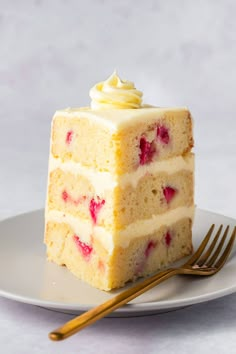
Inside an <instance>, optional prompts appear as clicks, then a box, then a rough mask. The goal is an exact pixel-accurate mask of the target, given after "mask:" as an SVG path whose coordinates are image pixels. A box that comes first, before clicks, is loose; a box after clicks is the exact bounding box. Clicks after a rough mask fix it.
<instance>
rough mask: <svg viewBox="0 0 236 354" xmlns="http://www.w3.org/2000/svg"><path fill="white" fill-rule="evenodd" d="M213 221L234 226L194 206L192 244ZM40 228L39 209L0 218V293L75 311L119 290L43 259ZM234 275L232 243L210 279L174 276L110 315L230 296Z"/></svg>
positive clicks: (235, 263)
mask: <svg viewBox="0 0 236 354" xmlns="http://www.w3.org/2000/svg"><path fill="white" fill-rule="evenodd" d="M212 223H215V224H216V225H219V224H221V223H223V224H225V225H226V224H229V225H231V226H232V227H233V226H235V225H236V220H234V219H231V218H228V217H225V216H223V215H219V214H214V213H211V212H209V211H204V210H199V209H198V210H197V212H196V217H195V223H194V231H193V241H194V247H197V246H198V244H199V243H200V241H201V240H202V238H203V236H204V235H205V234H206V232H207V230H208V228H209V226H210V225H211V224H212ZM43 231H44V219H43V210H38V211H33V212H30V213H27V214H22V215H18V216H15V217H12V218H10V219H7V220H4V221H2V222H0V295H1V296H4V297H7V298H9V299H13V300H17V301H21V302H25V303H28V304H33V305H38V306H42V307H46V308H50V309H53V310H56V311H60V312H67V313H73V314H78V313H80V312H81V311H85V310H87V309H89V308H91V307H93V306H95V305H98V304H100V303H102V302H103V301H105V300H107V299H109V298H111V297H112V296H113V295H114V294H117V293H119V292H120V291H121V290H116V291H112V292H110V293H106V292H103V291H100V290H97V289H95V288H92V287H90V286H89V285H87V284H85V283H83V282H82V281H80V280H78V279H77V278H76V277H75V276H73V275H72V274H71V273H70V272H69V271H68V270H67V269H66V268H65V267H59V266H57V265H55V264H53V263H50V262H48V261H47V260H46V257H45V246H44V244H43ZM182 262H183V261H182ZM235 274H236V246H235V248H234V250H233V253H232V255H231V258H230V260H229V261H228V263H227V264H226V266H225V267H224V268H223V269H222V270H221V272H219V273H218V274H217V275H215V276H213V277H209V278H192V277H183V276H182V277H180V276H179V277H174V278H172V279H170V280H168V281H166V282H164V283H163V284H161V285H159V286H158V287H156V288H154V289H152V290H150V291H148V292H147V293H145V294H143V295H142V296H140V297H138V298H136V299H135V300H133V301H132V302H131V303H130V304H128V305H126V306H124V307H122V308H120V309H118V310H117V311H115V312H114V313H113V314H112V316H120V317H121V316H140V315H148V314H153V313H157V312H166V311H170V310H174V309H177V308H180V307H185V306H189V305H192V304H195V303H200V302H204V301H208V300H212V299H215V298H219V297H222V296H224V295H227V294H231V293H233V292H235V291H236V276H235ZM128 286H130V285H128ZM128 286H127V287H128Z"/></svg>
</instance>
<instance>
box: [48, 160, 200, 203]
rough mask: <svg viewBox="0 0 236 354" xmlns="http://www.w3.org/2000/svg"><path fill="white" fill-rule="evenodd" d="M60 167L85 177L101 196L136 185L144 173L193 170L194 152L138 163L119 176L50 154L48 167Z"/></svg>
mask: <svg viewBox="0 0 236 354" xmlns="http://www.w3.org/2000/svg"><path fill="white" fill-rule="evenodd" d="M57 168H60V169H61V170H62V171H65V172H70V173H73V174H75V175H82V176H84V177H86V178H87V179H88V180H89V181H90V183H91V184H92V185H93V187H94V190H95V193H96V194H97V195H99V196H102V195H103V194H104V192H105V191H107V190H112V189H114V188H115V187H116V186H119V187H120V188H125V187H127V186H128V185H131V186H132V187H133V188H136V187H137V184H138V182H139V181H140V179H141V178H143V177H144V176H145V175H147V174H148V175H155V174H157V173H161V172H164V173H167V174H173V173H176V172H178V171H181V170H188V171H193V170H194V154H192V153H189V154H186V155H185V156H177V157H173V158H170V159H168V160H163V161H156V162H153V163H151V164H149V165H140V166H139V167H138V168H137V170H136V171H134V172H131V173H125V174H123V175H121V176H118V175H113V174H111V173H110V172H99V171H97V170H95V169H91V168H87V167H84V166H82V165H81V164H80V163H78V162H73V161H68V162H62V161H61V159H60V158H54V157H53V156H52V155H51V156H50V161H49V169H50V171H53V170H55V169H57Z"/></svg>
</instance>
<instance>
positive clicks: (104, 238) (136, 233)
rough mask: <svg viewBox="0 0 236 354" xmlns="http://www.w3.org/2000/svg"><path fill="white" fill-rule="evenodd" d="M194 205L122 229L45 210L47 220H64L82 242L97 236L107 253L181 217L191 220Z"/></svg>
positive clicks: (126, 245)
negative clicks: (95, 224)
mask: <svg viewBox="0 0 236 354" xmlns="http://www.w3.org/2000/svg"><path fill="white" fill-rule="evenodd" d="M194 210H195V207H194V206H191V207H186V206H184V207H178V208H176V209H173V210H170V211H167V212H165V213H163V214H159V215H153V216H152V218H150V219H145V220H139V221H136V222H134V223H132V224H130V225H128V226H127V227H126V228H124V229H122V230H117V231H115V232H112V231H109V230H107V229H105V228H103V227H101V226H93V225H92V223H91V222H90V221H87V220H83V221H82V220H81V219H78V218H76V217H74V216H72V215H70V214H67V213H64V212H61V211H57V210H51V211H47V212H46V220H47V221H55V222H58V223H63V222H65V223H66V224H68V225H70V227H71V228H72V229H73V232H74V233H75V234H76V235H78V236H79V237H80V238H81V240H82V241H83V242H86V243H90V242H91V236H93V238H97V239H98V240H99V241H100V242H101V243H102V245H103V246H104V248H105V249H107V251H108V252H109V253H112V251H113V249H114V247H115V246H121V247H124V248H125V247H128V246H129V244H130V242H131V241H132V240H133V239H135V238H138V237H141V236H144V235H148V234H152V233H154V232H155V231H157V230H158V229H159V228H160V227H161V226H164V225H165V226H167V227H169V226H170V225H171V224H174V223H176V222H177V221H179V220H181V219H182V218H190V219H192V220H193V217H194Z"/></svg>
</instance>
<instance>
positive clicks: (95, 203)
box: [89, 197, 105, 224]
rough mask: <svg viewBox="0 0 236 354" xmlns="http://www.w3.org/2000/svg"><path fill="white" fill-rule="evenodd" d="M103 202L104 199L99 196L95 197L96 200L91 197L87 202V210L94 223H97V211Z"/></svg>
mask: <svg viewBox="0 0 236 354" xmlns="http://www.w3.org/2000/svg"><path fill="white" fill-rule="evenodd" d="M104 204H105V200H104V199H101V198H99V197H97V201H96V200H95V199H94V198H92V199H91V201H90V203H89V211H90V215H91V218H92V220H93V222H94V224H96V223H97V218H98V213H99V212H100V210H101V208H102V206H103V205H104Z"/></svg>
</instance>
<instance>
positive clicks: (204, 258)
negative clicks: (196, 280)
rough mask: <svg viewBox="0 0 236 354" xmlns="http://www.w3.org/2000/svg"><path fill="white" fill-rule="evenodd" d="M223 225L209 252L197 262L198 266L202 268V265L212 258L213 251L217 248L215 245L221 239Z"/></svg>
mask: <svg viewBox="0 0 236 354" xmlns="http://www.w3.org/2000/svg"><path fill="white" fill-rule="evenodd" d="M222 228H223V225H220V227H219V229H218V231H217V234H216V235H215V237H214V239H213V241H212V242H211V244H210V246H209V247H208V250H207V251H206V252H205V253H204V254H203V255H202V256H201V257H200V259H198V260H197V264H198V265H199V266H200V267H201V266H202V265H204V264H205V263H206V262H207V260H208V258H209V257H210V256H211V254H212V251H213V249H214V248H215V245H216V243H217V241H218V239H219V236H220V234H221V231H222Z"/></svg>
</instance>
